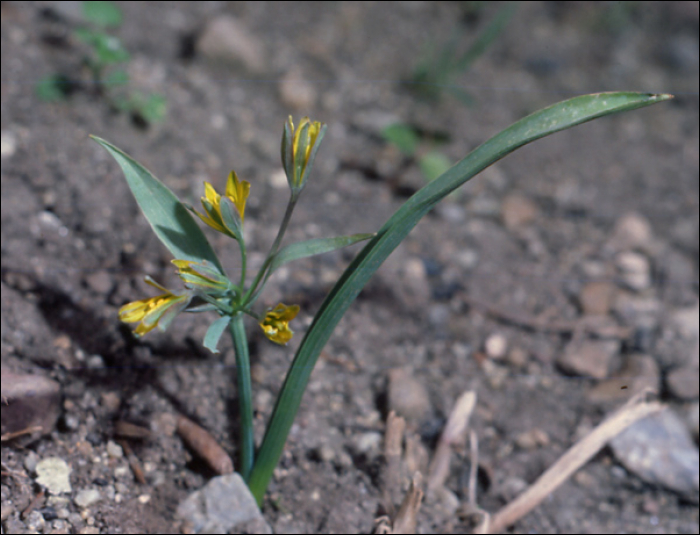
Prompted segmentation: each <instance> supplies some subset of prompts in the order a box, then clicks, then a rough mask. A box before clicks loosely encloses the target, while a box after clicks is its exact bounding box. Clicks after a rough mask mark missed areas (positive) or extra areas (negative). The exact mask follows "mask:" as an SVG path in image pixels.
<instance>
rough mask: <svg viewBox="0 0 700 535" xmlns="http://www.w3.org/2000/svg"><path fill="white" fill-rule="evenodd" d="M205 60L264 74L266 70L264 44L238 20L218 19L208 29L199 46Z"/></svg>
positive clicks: (224, 16) (198, 48) (202, 35)
mask: <svg viewBox="0 0 700 535" xmlns="http://www.w3.org/2000/svg"><path fill="white" fill-rule="evenodd" d="M197 50H198V51H199V53H201V54H202V56H204V57H205V58H207V59H209V60H212V61H216V62H221V63H225V64H228V65H231V66H232V67H242V68H243V69H245V70H247V71H249V72H251V73H254V74H261V73H262V72H264V70H265V52H264V48H263V43H262V42H261V41H260V40H259V39H258V38H257V36H255V35H253V34H252V33H251V32H249V31H248V29H247V28H246V27H245V26H244V25H243V24H241V22H239V21H238V20H237V19H235V18H233V17H230V16H226V15H223V16H217V17H216V18H215V19H213V20H211V21H209V22H208V23H207V25H206V26H205V28H204V30H203V31H202V34H201V36H200V38H199V40H198V42H197Z"/></svg>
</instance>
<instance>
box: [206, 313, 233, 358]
mask: <svg viewBox="0 0 700 535" xmlns="http://www.w3.org/2000/svg"><path fill="white" fill-rule="evenodd" d="M229 323H231V316H221V317H220V318H219V319H218V320H216V321H215V322H214V323H212V324H211V325H210V326H209V328H208V329H207V334H205V335H204V343H203V345H204V347H206V348H207V349H208V350H209V351H211V352H212V353H218V352H219V350H218V349H216V346H217V345H219V339H220V338H221V335H222V334H224V330H225V329H226V327H228V324H229Z"/></svg>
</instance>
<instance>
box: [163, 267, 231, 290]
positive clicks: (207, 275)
mask: <svg viewBox="0 0 700 535" xmlns="http://www.w3.org/2000/svg"><path fill="white" fill-rule="evenodd" d="M171 262H172V263H173V264H175V265H176V266H177V274H178V276H179V277H180V278H181V279H182V282H183V283H185V287H186V288H188V289H190V290H197V289H203V290H204V291H206V292H207V293H208V294H212V295H217V294H219V295H221V294H224V293H226V292H227V291H228V290H230V289H232V286H231V283H230V282H229V280H228V279H227V278H226V277H225V276H224V275H222V274H221V272H220V271H219V270H218V269H216V268H215V267H214V266H213V265H212V263H211V262H207V261H206V260H202V261H201V262H193V261H191V260H171Z"/></svg>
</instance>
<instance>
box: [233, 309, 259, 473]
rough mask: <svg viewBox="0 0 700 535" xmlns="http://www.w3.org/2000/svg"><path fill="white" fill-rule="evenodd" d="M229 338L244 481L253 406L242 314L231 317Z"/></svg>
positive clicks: (252, 447)
mask: <svg viewBox="0 0 700 535" xmlns="http://www.w3.org/2000/svg"><path fill="white" fill-rule="evenodd" d="M230 328H231V338H233V346H234V348H235V350H236V378H237V380H238V406H239V409H240V415H241V454H240V461H241V468H240V470H239V472H240V474H241V475H242V476H243V479H244V480H245V481H248V477H250V471H251V470H252V468H253V460H254V455H255V441H254V439H253V404H252V393H251V386H250V358H249V356H248V340H247V338H246V335H245V326H244V325H243V314H242V313H240V312H239V313H237V314H236V315H234V316H233V319H232V320H231V324H230Z"/></svg>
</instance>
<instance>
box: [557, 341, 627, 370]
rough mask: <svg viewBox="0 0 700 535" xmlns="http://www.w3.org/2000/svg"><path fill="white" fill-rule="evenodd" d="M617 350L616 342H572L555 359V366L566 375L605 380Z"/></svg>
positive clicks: (617, 342)
mask: <svg viewBox="0 0 700 535" xmlns="http://www.w3.org/2000/svg"><path fill="white" fill-rule="evenodd" d="M619 350H620V342H619V341H617V340H583V341H580V342H579V341H572V342H571V343H570V344H569V345H568V346H567V347H566V349H565V350H564V352H563V353H562V354H561V356H560V357H559V358H558V359H557V364H558V365H559V367H560V368H561V369H562V370H564V371H565V372H567V373H571V374H574V375H582V376H584V377H593V378H594V379H605V378H606V377H607V376H608V373H609V370H610V363H611V361H612V359H613V357H615V355H617V353H618V352H619Z"/></svg>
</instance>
